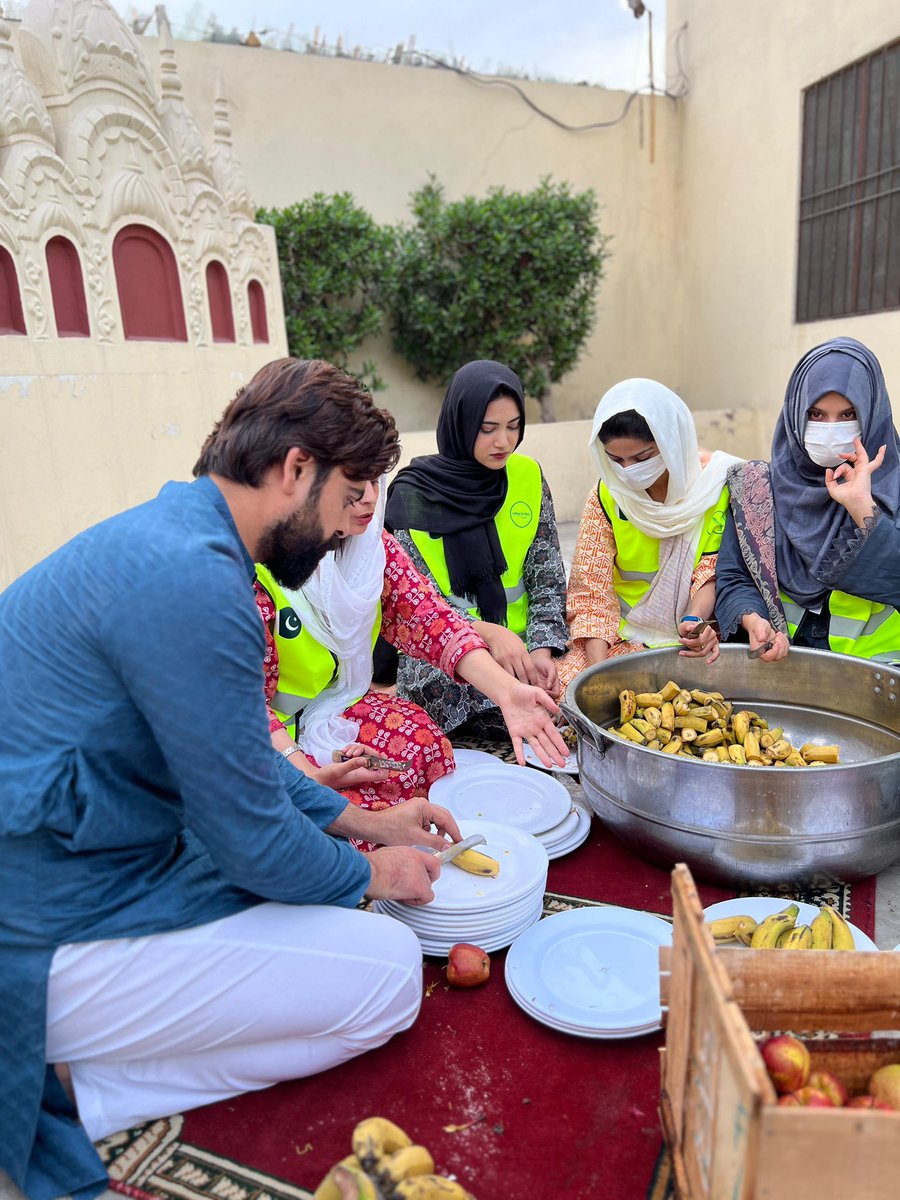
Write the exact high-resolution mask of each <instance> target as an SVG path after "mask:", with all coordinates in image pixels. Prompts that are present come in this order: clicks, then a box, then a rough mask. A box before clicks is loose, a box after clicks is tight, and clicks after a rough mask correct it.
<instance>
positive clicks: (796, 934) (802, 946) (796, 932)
mask: <svg viewBox="0 0 900 1200" xmlns="http://www.w3.org/2000/svg"><path fill="white" fill-rule="evenodd" d="M812 940H813V939H812V929H811V928H810V927H809V925H795V926H794V928H793V929H789V930H788V933H787V937H786V938H785V939H784V941H783V942H782V941H779V943H778V949H779V950H812Z"/></svg>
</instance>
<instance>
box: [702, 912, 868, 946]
mask: <svg viewBox="0 0 900 1200" xmlns="http://www.w3.org/2000/svg"><path fill="white" fill-rule="evenodd" d="M799 914H800V909H799V908H798V907H797V905H796V904H789V905H788V906H787V907H786V908H783V909H781V911H780V912H777V913H772V914H771V916H768V917H766V918H765V919H764V920H762V921H760V922H759V923H758V924H757V922H756V921H754V919H753V918H752V917H747V916H735V917H720V918H719V919H718V920H717V921H708V922H707V924H706V928H707V929H708V930H709V932H710V933H711V934H712V936H713V941H714V942H715V943H716V945H717V946H729V945H733V944H734V943H735V942H737V943H738V944H740V945H741V946H749V947H750V948H751V950H855V949H856V943H855V942H854V940H853V930H852V929H851V928H850V926H849V925H848V924H847V922H846V921H845V920H844V918H843V917H842V916H841V914H840V913H839V912H838V911H837V909H836V908H832V906H831V905H830V904H822V905H820V906H819V915H818V916H817V917H814V918H813V920H812V921H811V922H810V923H809V925H798V924H797V917H798V916H799Z"/></svg>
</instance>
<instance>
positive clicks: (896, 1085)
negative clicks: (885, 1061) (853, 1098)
mask: <svg viewBox="0 0 900 1200" xmlns="http://www.w3.org/2000/svg"><path fill="white" fill-rule="evenodd" d="M869 1091H870V1092H871V1094H872V1095H873V1096H874V1097H875V1099H876V1100H880V1101H881V1103H882V1104H886V1105H887V1106H888V1108H893V1109H897V1110H900V1063H891V1064H890V1065H889V1066H887V1067H879V1068H878V1070H877V1071H876V1072H875V1074H874V1075H873V1076H872V1078H871V1079H870V1080H869Z"/></svg>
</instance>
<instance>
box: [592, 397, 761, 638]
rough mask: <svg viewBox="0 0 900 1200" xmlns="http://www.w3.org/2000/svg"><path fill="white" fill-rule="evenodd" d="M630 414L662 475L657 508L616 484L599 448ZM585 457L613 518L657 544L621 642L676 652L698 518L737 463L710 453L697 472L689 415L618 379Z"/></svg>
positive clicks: (671, 401) (674, 402) (699, 530)
mask: <svg viewBox="0 0 900 1200" xmlns="http://www.w3.org/2000/svg"><path fill="white" fill-rule="evenodd" d="M630 410H633V411H634V412H637V413H640V415H641V416H642V417H643V418H644V420H645V421H646V422H647V424H648V425H649V426H650V431H651V433H652V434H653V440H654V441H655V442H656V445H657V447H658V448H659V453H660V454H661V455H662V458H663V462H664V463H665V465H666V469H667V471H668V472H669V485H668V489H667V491H666V498H665V501H663V502H662V503H660V502H658V501H656V500H651V499H650V496H649V495H648V494H647V492H646V491H645V490H643V489H636V488H631V487H629V486H628V484H626V483H624V482H623V481H622V480H621V479H620V478H619V476H618V475H617V474H616V473H615V471H613V469H612V466H611V463H610V459H609V457H608V456H607V453H606V450H605V448H604V446H603V443H602V442H601V441H600V436H599V435H600V429H601V427H602V426H603V424H604V422H606V421H608V420H609V418H610V417H612V416H615V415H616V414H617V413H623V412H628V411H630ZM590 450H591V456H592V457H593V460H594V463H595V464H596V467H597V471H598V473H599V475H600V478H601V479H602V480H603V482H604V483H605V484H606V486H607V488H608V489H609V492H610V494H611V496H612V498H613V500H614V501H615V503H616V504H617V505H618V506H619V508H620V509H621V511H622V512H623V513H624V514H625V516H626V517H627V518H628V520H629V521H630V522H631V523H632V525H634V526H635V528H637V529H639V530H640V531H641V532H642V533H645V534H647V536H648V537H652V538H656V539H657V540H658V541H659V570H658V571H657V573H656V578H655V579H654V580H653V583H652V584H651V585H650V587H649V588H648V590H647V591H646V592H645V593H644V596H643V597H642V598H641V600H640V601H639V602H638V603H637V604H636V605H635V606H634V608H632V609H631V611H630V612H629V613H628V616H627V618H626V625H625V631H624V632H625V635H626V637H627V638H628V639H629V640H631V641H635V642H643V644H644V645H646V646H658V645H665V644H669V645H671V644H677V642H678V619H679V617H681V616H683V614H684V613H686V612H688V610H689V604H690V595H691V578H692V576H693V573H694V560H695V559H696V557H697V550H698V547H699V545H700V539H701V538H702V536H703V532H704V530H703V517H704V514H705V513H706V511H707V509H709V508H711V507H712V505H713V504H714V503H715V502H716V500H718V498H719V496H720V494H721V492H722V488H723V487H724V486H725V474H726V472H727V470H728V468H729V467H730V466H731V465H732V464H733V463H738V462H742V461H743V460H742V459H739V458H735V457H734V456H733V455H731V454H725V453H724V451H721V450H717V451H716V452H715V453H714V454H713V455H712V457H711V458H710V460H709V462H708V463H707V464H706V466H705V467H703V468H701V466H700V451H699V447H698V445H697V430H696V427H695V426H694V418H693V417H692V416H691V412H690V409H689V408H688V406H687V405H686V404H685V403H684V401H683V400H681V399H680V398H679V397H678V396H676V395H675V393H674V392H672V391H670V390H669V389H668V388H667V387H664V386H663V385H662V384H661V383H656V382H655V380H653V379H626V380H624V381H623V382H622V383H617V384H616V385H615V387H612V388H610V390H609V391H608V392H607V393H606V395H605V396H604V397H603V399H602V400H601V401H600V403H599V404H598V405H597V411H596V412H595V413H594V424H593V428H592V429H591V441H590Z"/></svg>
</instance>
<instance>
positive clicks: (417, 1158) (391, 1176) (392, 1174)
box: [378, 1146, 434, 1190]
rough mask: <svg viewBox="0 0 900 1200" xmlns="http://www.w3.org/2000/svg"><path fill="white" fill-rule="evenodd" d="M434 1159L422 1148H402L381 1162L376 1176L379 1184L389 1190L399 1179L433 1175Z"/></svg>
mask: <svg viewBox="0 0 900 1200" xmlns="http://www.w3.org/2000/svg"><path fill="white" fill-rule="evenodd" d="M433 1174H434V1159H433V1158H432V1157H431V1154H430V1153H429V1152H428V1150H426V1149H425V1147H424V1146H404V1148H403V1149H402V1150H395V1151H394V1153H393V1154H389V1155H388V1157H387V1158H383V1159H382V1160H381V1167H380V1169H379V1172H378V1175H379V1179H380V1181H381V1184H382V1186H383V1187H384V1188H386V1189H387V1190H390V1189H391V1188H392V1187H394V1186H395V1185H396V1184H398V1183H399V1182H400V1180H401V1179H412V1178H413V1177H414V1176H416V1175H433Z"/></svg>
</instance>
